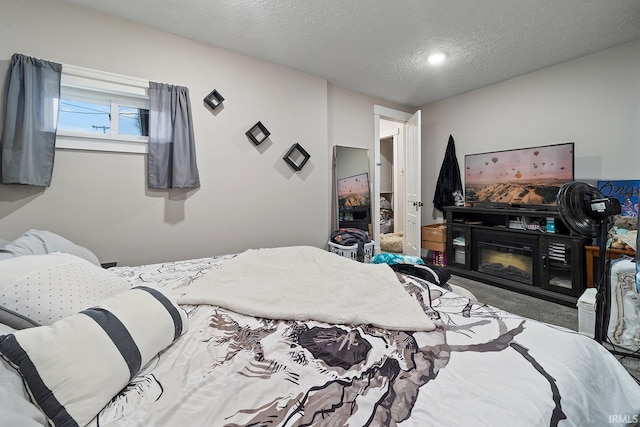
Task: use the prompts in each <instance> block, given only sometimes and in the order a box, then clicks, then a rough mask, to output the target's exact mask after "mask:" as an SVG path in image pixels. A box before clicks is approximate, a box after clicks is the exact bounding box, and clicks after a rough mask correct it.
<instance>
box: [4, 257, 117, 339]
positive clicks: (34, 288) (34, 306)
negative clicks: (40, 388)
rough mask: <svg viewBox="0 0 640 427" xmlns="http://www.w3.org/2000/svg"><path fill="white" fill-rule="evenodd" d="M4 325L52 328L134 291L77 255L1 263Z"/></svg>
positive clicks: (111, 274) (13, 260)
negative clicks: (129, 290) (119, 295)
mask: <svg viewBox="0 0 640 427" xmlns="http://www.w3.org/2000/svg"><path fill="white" fill-rule="evenodd" d="M0 271H1V272H2V274H0V322H2V323H5V324H7V325H9V326H11V327H14V328H16V329H24V328H27V327H32V326H38V325H50V324H52V323H53V322H55V321H56V320H60V319H62V318H64V317H67V316H69V315H71V314H74V313H77V312H78V311H80V310H82V309H85V308H87V307H91V306H92V305H95V304H96V303H97V302H98V301H100V300H102V299H103V298H106V297H108V296H110V295H113V294H116V293H118V292H122V291H124V290H126V289H129V288H130V285H129V283H128V282H127V281H126V280H125V279H123V278H121V277H118V276H116V275H115V274H113V273H110V272H108V271H106V270H105V269H103V268H101V267H96V266H95V265H93V264H92V263H90V262H89V261H86V260H84V259H82V258H79V257H77V256H74V255H69V254H62V253H54V254H48V255H25V256H19V257H14V258H9V259H5V260H0Z"/></svg>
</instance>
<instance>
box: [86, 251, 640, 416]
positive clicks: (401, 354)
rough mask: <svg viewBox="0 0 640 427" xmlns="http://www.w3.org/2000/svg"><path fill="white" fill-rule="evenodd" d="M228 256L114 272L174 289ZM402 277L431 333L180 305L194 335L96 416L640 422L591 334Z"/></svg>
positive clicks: (639, 407)
mask: <svg viewBox="0 0 640 427" xmlns="http://www.w3.org/2000/svg"><path fill="white" fill-rule="evenodd" d="M230 257H232V255H228V256H222V257H216V258H206V259H197V260H189V261H180V262H171V263H165V264H157V265H150V266H141V267H131V268H129V267H116V268H112V269H111V270H110V271H113V272H115V273H116V274H118V275H120V276H122V277H125V278H126V279H128V280H129V281H130V282H131V284H132V285H142V284H144V285H146V286H155V287H158V288H160V289H173V290H175V289H177V288H180V287H186V286H189V285H190V284H191V283H192V282H193V281H194V280H197V278H198V277H201V276H202V275H203V274H205V273H207V272H208V271H210V270H211V269H215V268H219V267H220V265H222V264H223V263H224V262H225V260H227V259H229V258H230ZM398 280H400V281H401V282H402V283H403V285H404V287H405V289H406V291H407V292H408V293H409V294H410V295H412V296H413V297H414V298H416V299H417V300H418V301H419V302H420V304H421V305H422V307H423V309H424V311H425V313H427V314H428V315H429V316H430V317H431V318H432V319H433V320H434V321H435V323H436V325H437V328H436V330H435V331H430V332H410V331H409V332H402V331H391V330H384V329H380V328H375V327H371V326H367V325H358V326H355V325H332V324H326V323H321V322H316V321H290V320H267V319H260V318H256V317H252V316H247V315H243V314H239V313H235V312H232V311H229V310H225V309H222V308H220V307H215V306H209V305H198V306H183V308H184V309H185V310H186V311H187V313H188V316H189V330H188V331H187V332H186V333H185V335H183V336H182V337H181V338H180V339H179V340H178V341H177V342H176V343H174V344H173V345H172V346H171V347H169V348H168V349H166V350H165V351H164V352H162V353H160V355H159V356H158V357H156V359H155V360H153V361H152V362H151V363H150V364H149V365H147V366H146V367H145V368H144V370H143V371H142V372H141V373H140V374H139V375H138V376H137V377H136V378H135V379H134V380H133V381H132V382H131V383H130V384H129V386H128V387H127V388H126V389H124V390H123V391H122V392H121V393H120V394H119V395H118V396H116V398H114V400H113V401H112V402H111V403H110V404H109V405H108V406H107V407H106V408H105V409H104V410H103V411H102V412H101V413H100V415H99V416H98V418H97V419H96V420H94V422H93V424H94V425H99V426H141V427H142V426H154V427H169V426H172V427H175V426H180V427H181V426H396V425H399V426H420V427H426V426H438V427H442V426H467V425H473V426H556V425H558V426H580V427H582V426H589V425H593V426H608V425H625V424H626V423H628V422H632V421H635V420H637V419H638V414H639V413H640V387H639V386H638V385H637V384H636V383H635V381H634V380H633V379H632V378H631V377H630V376H629V375H628V373H627V372H626V371H625V370H624V368H622V366H621V365H620V364H619V363H618V361H617V360H615V358H614V357H613V356H611V355H610V354H609V353H608V352H607V351H606V350H604V349H603V348H602V347H601V346H599V345H597V344H596V343H595V342H594V341H593V340H591V339H589V338H587V337H585V336H582V335H579V334H578V333H575V332H572V331H568V330H565V329H562V328H559V327H554V326H551V325H547V324H543V323H539V322H536V321H532V320H528V319H524V318H521V317H518V316H515V315H512V314H509V313H506V312H504V311H500V310H498V309H495V308H493V307H490V306H486V305H483V304H479V303H476V302H471V301H469V299H467V298H464V297H462V296H459V295H457V294H454V293H452V292H448V291H447V290H445V289H443V288H440V287H438V286H436V285H434V284H431V283H428V282H426V281H424V280H421V279H418V278H415V277H412V276H409V275H404V274H400V273H398ZM265 292H268V290H267V289H265Z"/></svg>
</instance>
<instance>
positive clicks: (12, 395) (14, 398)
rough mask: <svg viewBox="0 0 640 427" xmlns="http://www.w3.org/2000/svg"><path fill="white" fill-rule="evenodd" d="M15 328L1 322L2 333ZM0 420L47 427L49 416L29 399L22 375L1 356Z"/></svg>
mask: <svg viewBox="0 0 640 427" xmlns="http://www.w3.org/2000/svg"><path fill="white" fill-rule="evenodd" d="M12 332H15V329H12V328H10V327H8V326H7V325H4V324H2V323H0V335H4V334H10V333H12ZM0 420H2V423H3V424H2V425H7V426H12V427H14V426H15V427H18V426H19V427H45V426H47V424H48V423H47V418H46V417H45V416H44V414H43V413H42V412H40V410H39V409H38V408H37V407H36V406H35V405H34V404H33V403H31V401H30V400H29V396H28V395H27V392H26V390H25V389H24V385H23V384H22V377H21V376H20V374H19V373H18V371H16V370H15V369H14V368H12V367H11V366H10V365H9V364H8V363H7V362H6V361H5V360H4V359H2V358H0Z"/></svg>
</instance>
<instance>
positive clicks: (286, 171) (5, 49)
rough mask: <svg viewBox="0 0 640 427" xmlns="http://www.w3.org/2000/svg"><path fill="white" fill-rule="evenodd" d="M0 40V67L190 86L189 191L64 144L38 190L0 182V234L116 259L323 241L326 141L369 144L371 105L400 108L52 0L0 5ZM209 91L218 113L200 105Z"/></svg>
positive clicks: (109, 156) (134, 165) (132, 165)
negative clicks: (34, 62) (298, 152)
mask: <svg viewBox="0 0 640 427" xmlns="http://www.w3.org/2000/svg"><path fill="white" fill-rule="evenodd" d="M0 40H3V43H2V44H0V67H1V68H2V69H0V72H2V75H4V70H5V69H6V66H7V63H8V60H9V59H10V57H11V55H12V54H13V53H15V52H19V53H23V54H25V55H29V56H35V57H39V58H43V59H47V60H51V61H56V62H61V63H64V64H70V65H77V66H81V67H87V68H93V69H97V70H102V71H108V72H114V73H119V74H124V75H128V76H132V77H139V78H144V79H148V80H152V81H159V82H165V83H171V84H177V85H183V86H187V87H188V88H189V90H190V94H191V103H192V109H193V122H194V131H195V136H196V151H197V156H198V166H199V170H200V180H201V185H202V186H201V188H200V189H198V190H193V191H183V190H171V191H150V190H148V189H147V188H146V167H145V164H146V157H145V156H144V155H139V154H125V153H105V152H88V151H72V150H57V152H56V159H55V166H54V174H53V182H52V185H51V187H49V188H47V189H44V190H43V189H38V188H30V187H23V186H13V185H0V238H4V239H13V238H15V237H17V236H18V235H20V234H21V233H22V232H24V231H26V230H27V229H29V228H38V229H45V230H50V231H53V232H56V233H58V234H61V235H63V236H65V237H67V238H68V239H70V240H72V241H74V242H76V243H78V244H81V245H84V246H86V247H88V248H90V249H92V250H93V251H94V252H95V253H96V254H97V255H98V257H99V258H100V259H101V260H102V261H105V262H106V261H118V262H119V263H120V264H121V265H123V264H141V263H151V262H161V261H166V260H173V259H187V258H194V257H204V256H210V255H215V254H223V253H231V252H237V251H242V250H244V249H247V248H256V247H275V246H285V245H312V246H318V247H324V246H325V245H326V241H327V239H328V235H329V232H330V212H331V204H330V201H331V196H330V195H331V193H330V185H331V161H330V160H331V147H332V146H333V144H341V143H343V142H345V141H347V142H349V144H345V145H360V146H367V145H368V144H373V143H372V141H373V105H374V103H377V104H381V105H385V106H388V107H392V108H399V106H397V105H393V104H390V103H385V102H384V101H381V100H376V99H373V98H370V97H366V96H363V95H360V94H355V93H352V92H349V91H345V90H343V89H339V88H333V87H331V86H328V85H327V82H326V80H324V79H322V78H319V77H316V76H312V75H309V74H306V73H301V72H298V71H295V70H292V69H288V68H284V67H280V66H277V65H273V64H270V63H266V62H263V61H259V60H257V59H254V58H250V57H246V56H242V55H238V54H235V53H232V52H229V51H225V50H222V49H217V48H213V47H210V46H207V45H204V44H200V43H196V42H193V41H190V40H187V39H184V38H181V37H177V36H174V35H171V34H168V33H164V32H160V31H157V30H154V29H151V28H148V27H144V26H140V25H137V24H133V23H131V22H128V21H124V20H120V19H117V18H113V17H109V16H106V15H102V14H99V13H97V12H94V11H91V10H87V9H83V8H79V7H77V6H75V5H71V4H68V3H65V2H62V1H58V0H21V1H19V2H18V1H14V0H0ZM214 88H215V89H217V90H218V91H219V92H220V93H221V94H222V95H223V96H224V97H225V102H224V108H223V109H221V110H220V111H219V112H218V113H217V114H216V115H214V114H212V113H211V112H210V111H209V110H208V109H207V108H205V106H204V104H203V102H202V99H203V98H204V96H206V95H207V94H208V93H209V92H210V91H211V90H212V89H214ZM344 115H348V116H349V117H344ZM258 120H260V121H262V123H263V124H264V125H265V126H266V127H267V128H268V129H269V131H270V132H271V137H270V141H269V142H265V143H263V144H262V145H261V146H260V147H259V148H256V147H255V146H253V144H251V143H250V142H249V141H248V140H247V138H246V136H245V135H244V132H245V131H246V130H248V129H249V128H250V127H251V126H253V125H254V124H255V123H256V122H257V121H258ZM296 142H298V143H300V144H301V145H302V146H303V147H304V148H305V149H306V150H307V151H308V152H309V153H310V154H311V160H310V161H309V162H308V163H307V165H306V166H305V168H304V169H303V170H302V171H301V172H299V173H296V172H294V171H293V170H292V169H291V168H290V167H289V166H288V165H287V164H285V163H284V162H283V161H282V157H283V155H284V154H285V153H286V151H287V150H288V149H289V147H290V146H291V145H292V144H294V143H296Z"/></svg>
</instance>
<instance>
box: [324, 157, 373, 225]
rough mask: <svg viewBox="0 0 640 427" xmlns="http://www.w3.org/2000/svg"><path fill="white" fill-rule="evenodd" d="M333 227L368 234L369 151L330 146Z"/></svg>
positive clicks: (369, 217) (369, 222)
mask: <svg viewBox="0 0 640 427" xmlns="http://www.w3.org/2000/svg"><path fill="white" fill-rule="evenodd" d="M333 159H334V161H333V165H334V166H333V178H334V181H333V182H334V190H333V191H334V201H335V203H334V216H333V217H334V224H333V225H332V228H333V229H336V228H347V227H348V228H358V229H360V230H364V231H366V232H367V233H369V235H370V236H373V235H372V230H371V174H370V170H369V150H368V149H366V148H355V147H344V146H340V145H336V146H334V147H333Z"/></svg>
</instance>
